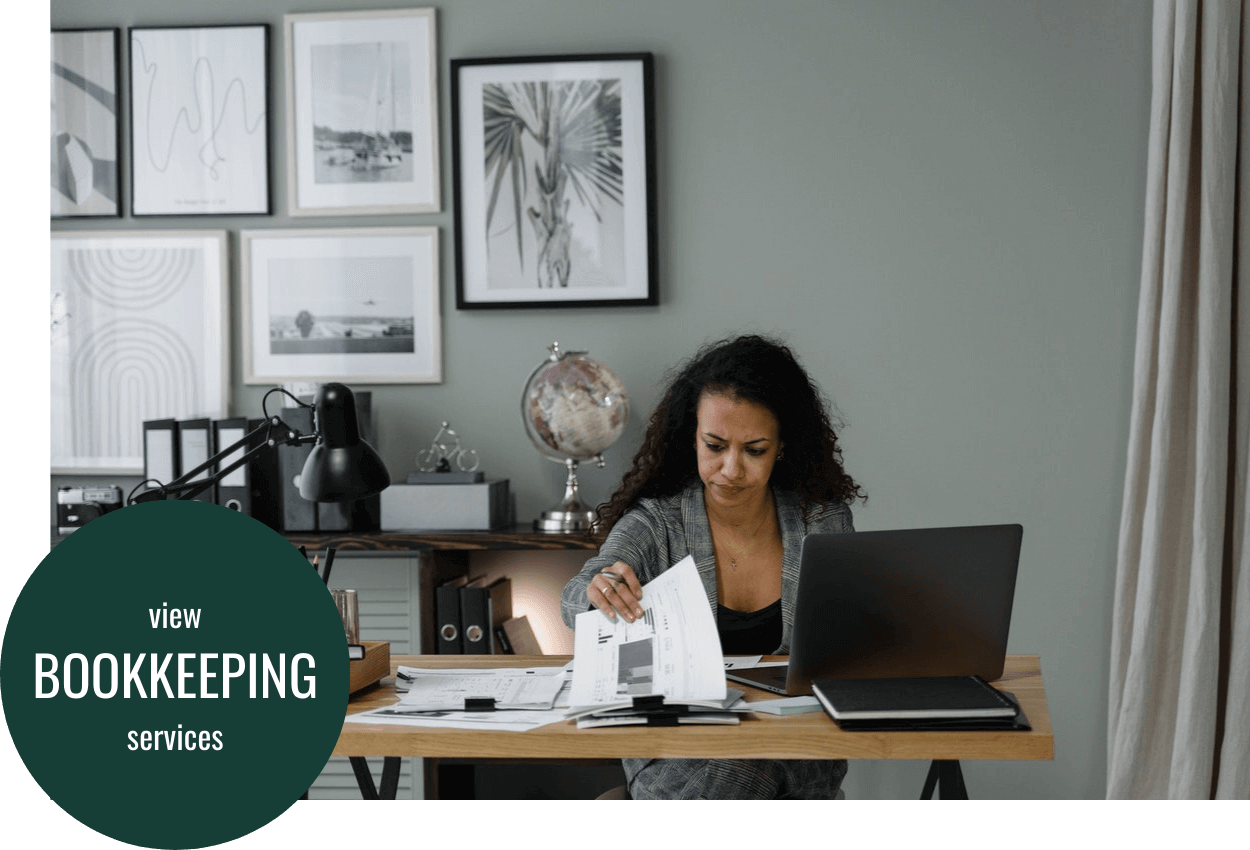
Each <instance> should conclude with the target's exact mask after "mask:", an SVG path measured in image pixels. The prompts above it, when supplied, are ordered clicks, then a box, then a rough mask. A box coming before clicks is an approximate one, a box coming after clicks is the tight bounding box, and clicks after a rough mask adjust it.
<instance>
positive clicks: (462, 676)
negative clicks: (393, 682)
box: [395, 666, 564, 711]
mask: <svg viewBox="0 0 1250 850" xmlns="http://www.w3.org/2000/svg"><path fill="white" fill-rule="evenodd" d="M399 673H400V674H401V675H402V676H403V677H404V679H405V680H406V684H407V691H406V692H405V693H404V695H403V696H402V697H401V698H400V700H399V705H398V706H395V707H396V708H402V709H403V710H405V711H456V710H462V709H463V708H464V704H465V700H466V699H482V698H489V699H493V700H494V701H495V705H496V706H498V707H499V709H520V710H548V709H551V708H552V707H554V705H555V701H556V696H557V695H558V694H559V692H560V688H561V686H562V685H563V684H564V671H563V669H562V668H559V667H528V668H512V667H505V668H495V669H490V670H478V669H468V670H466V669H457V670H432V669H420V668H414V667H402V666H401V667H400V668H399ZM397 680H398V677H397Z"/></svg>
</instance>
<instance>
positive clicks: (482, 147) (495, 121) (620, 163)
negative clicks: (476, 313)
mask: <svg viewBox="0 0 1250 850" xmlns="http://www.w3.org/2000/svg"><path fill="white" fill-rule="evenodd" d="M451 77H452V78H451V103H452V113H451V117H452V138H453V141H452V162H453V175H454V178H453V183H454V191H455V201H456V240H455V241H456V306H457V307H458V308H460V309H482V308H499V307H593V306H600V307H611V306H632V305H645V304H655V303H657V302H658V294H657V268H658V263H657V259H656V217H655V210H656V200H655V121H654V61H653V57H652V55H651V54H650V53H613V54H591V55H577V56H523V57H513V58H491V59H453V60H452V61H451Z"/></svg>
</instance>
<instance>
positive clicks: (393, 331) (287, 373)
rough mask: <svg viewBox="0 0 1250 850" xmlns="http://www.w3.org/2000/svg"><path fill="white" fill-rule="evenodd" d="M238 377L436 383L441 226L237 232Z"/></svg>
mask: <svg viewBox="0 0 1250 850" xmlns="http://www.w3.org/2000/svg"><path fill="white" fill-rule="evenodd" d="M240 246H241V250H242V254H243V256H242V262H241V265H242V268H243V358H244V360H243V370H244V382H245V383H249V384H275V383H284V382H287V381H341V382H343V383H348V384H432V383H440V382H441V381H442V380H443V363H442V318H441V316H440V314H439V265H438V228H436V227H375V228H350V229H303V230H244V231H243V232H242V233H241V234H240Z"/></svg>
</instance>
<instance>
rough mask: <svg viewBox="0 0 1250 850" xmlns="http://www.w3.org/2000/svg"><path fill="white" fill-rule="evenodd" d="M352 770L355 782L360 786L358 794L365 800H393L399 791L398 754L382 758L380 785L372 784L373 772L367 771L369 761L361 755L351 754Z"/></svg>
mask: <svg viewBox="0 0 1250 850" xmlns="http://www.w3.org/2000/svg"><path fill="white" fill-rule="evenodd" d="M350 761H351V763H352V772H353V773H355V774H356V784H357V785H359V786H360V796H361V797H363V798H364V799H366V800H394V799H395V794H396V793H397V792H398V791H399V756H387V757H386V758H384V759H382V787H381V789H378V788H377V787H375V786H374V784H373V774H372V773H370V772H369V762H367V761H366V760H365V758H364V757H363V756H352V757H351V759H350Z"/></svg>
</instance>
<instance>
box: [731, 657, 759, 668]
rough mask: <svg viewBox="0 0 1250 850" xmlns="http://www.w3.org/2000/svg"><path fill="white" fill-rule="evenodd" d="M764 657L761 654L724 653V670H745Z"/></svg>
mask: <svg viewBox="0 0 1250 850" xmlns="http://www.w3.org/2000/svg"><path fill="white" fill-rule="evenodd" d="M763 658H764V656H762V655H726V656H725V669H726V670H745V669H747V668H748V667H754V666H756V665H757V664H759V663H760V661H761V660H762V659H763Z"/></svg>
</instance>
